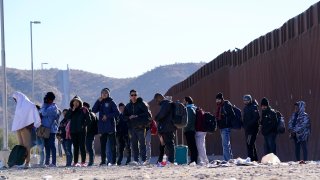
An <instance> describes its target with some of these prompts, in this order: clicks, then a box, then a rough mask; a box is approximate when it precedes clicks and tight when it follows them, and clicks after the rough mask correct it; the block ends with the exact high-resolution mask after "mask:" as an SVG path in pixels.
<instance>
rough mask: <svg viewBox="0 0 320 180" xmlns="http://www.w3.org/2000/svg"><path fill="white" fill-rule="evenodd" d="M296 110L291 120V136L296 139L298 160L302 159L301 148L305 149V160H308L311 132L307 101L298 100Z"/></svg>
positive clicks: (289, 127)
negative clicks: (306, 110) (306, 109)
mask: <svg viewBox="0 0 320 180" xmlns="http://www.w3.org/2000/svg"><path fill="white" fill-rule="evenodd" d="M294 106H295V112H294V113H293V114H292V116H291V119H290V120H289V126H288V129H289V132H290V137H291V138H292V139H293V140H294V144H295V154H296V160H297V161H300V160H301V158H300V149H301V148H302V151H303V161H307V160H308V144H307V143H308V139H309V137H310V134H311V123H310V118H309V115H308V114H307V113H306V112H305V108H306V103H305V102H304V101H298V102H296V103H295V104H294Z"/></svg>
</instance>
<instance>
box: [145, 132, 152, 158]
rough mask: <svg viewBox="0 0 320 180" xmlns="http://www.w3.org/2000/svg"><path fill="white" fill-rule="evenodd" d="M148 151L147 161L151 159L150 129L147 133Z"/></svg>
mask: <svg viewBox="0 0 320 180" xmlns="http://www.w3.org/2000/svg"><path fill="white" fill-rule="evenodd" d="M146 151H147V161H150V159H151V130H150V129H149V130H148V131H147V133H146Z"/></svg>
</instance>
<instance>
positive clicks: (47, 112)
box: [39, 103, 60, 133]
mask: <svg viewBox="0 0 320 180" xmlns="http://www.w3.org/2000/svg"><path fill="white" fill-rule="evenodd" d="M39 112H40V113H41V115H42V120H41V125H42V126H44V127H47V128H50V129H51V132H50V133H57V132H58V121H59V117H60V114H59V110H58V107H57V105H56V104H55V103H52V104H47V103H44V104H43V105H42V107H41V109H40V111H39Z"/></svg>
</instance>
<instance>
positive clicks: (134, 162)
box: [129, 161, 139, 166]
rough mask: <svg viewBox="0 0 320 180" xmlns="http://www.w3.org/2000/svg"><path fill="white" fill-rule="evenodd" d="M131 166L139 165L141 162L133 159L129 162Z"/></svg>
mask: <svg viewBox="0 0 320 180" xmlns="http://www.w3.org/2000/svg"><path fill="white" fill-rule="evenodd" d="M129 165H130V166H139V163H138V162H137V161H131V162H130V163H129Z"/></svg>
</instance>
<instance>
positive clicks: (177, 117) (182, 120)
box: [172, 101, 188, 128]
mask: <svg viewBox="0 0 320 180" xmlns="http://www.w3.org/2000/svg"><path fill="white" fill-rule="evenodd" d="M172 108H173V109H172V110H173V113H172V114H173V117H172V121H173V124H174V126H176V128H184V127H186V126H187V124H188V112H187V108H186V107H185V106H184V105H183V104H182V103H180V102H178V101H177V102H174V103H172Z"/></svg>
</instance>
